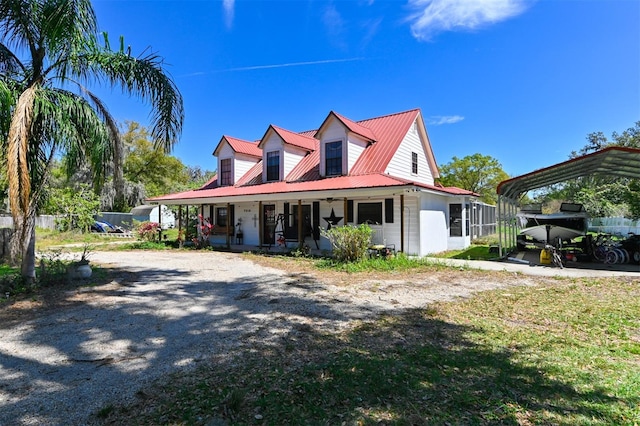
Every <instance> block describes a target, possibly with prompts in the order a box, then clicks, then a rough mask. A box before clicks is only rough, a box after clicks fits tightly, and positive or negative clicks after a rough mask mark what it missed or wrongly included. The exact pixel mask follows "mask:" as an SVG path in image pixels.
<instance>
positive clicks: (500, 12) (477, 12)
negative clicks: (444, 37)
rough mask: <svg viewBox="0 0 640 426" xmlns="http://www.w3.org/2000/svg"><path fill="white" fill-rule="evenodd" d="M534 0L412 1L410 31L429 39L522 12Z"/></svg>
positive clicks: (420, 38)
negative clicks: (442, 33)
mask: <svg viewBox="0 0 640 426" xmlns="http://www.w3.org/2000/svg"><path fill="white" fill-rule="evenodd" d="M531 1H532V0H409V7H410V8H412V9H414V10H415V12H414V13H413V14H412V15H411V16H409V18H408V21H409V22H411V32H412V33H413V36H414V37H415V38H417V39H418V40H423V41H429V40H431V38H432V37H433V36H434V35H436V34H438V33H441V32H444V31H460V30H474V29H477V28H481V27H483V26H487V25H490V24H494V23H496V22H500V21H504V20H506V19H509V18H512V17H514V16H517V15H519V14H521V13H523V12H524V11H525V10H526V9H527V7H528V6H529V4H530V3H531Z"/></svg>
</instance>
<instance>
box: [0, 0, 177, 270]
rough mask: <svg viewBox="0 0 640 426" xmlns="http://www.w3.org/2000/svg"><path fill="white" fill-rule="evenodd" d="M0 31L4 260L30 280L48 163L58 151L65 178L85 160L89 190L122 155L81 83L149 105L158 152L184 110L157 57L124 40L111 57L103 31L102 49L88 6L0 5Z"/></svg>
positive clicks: (59, 2) (72, 0)
mask: <svg viewBox="0 0 640 426" xmlns="http://www.w3.org/2000/svg"><path fill="white" fill-rule="evenodd" d="M0 30H1V31H0V141H1V142H2V150H1V151H2V155H3V159H4V160H5V161H6V167H7V179H8V184H9V202H10V206H11V213H12V216H13V221H14V227H15V232H14V236H13V238H12V242H11V252H10V255H11V260H12V262H13V263H17V262H18V261H21V274H22V276H23V277H24V278H25V279H27V280H29V281H31V280H33V278H34V277H35V232H34V228H35V226H34V225H35V215H36V212H37V211H38V209H39V207H40V205H41V203H42V200H43V188H45V187H46V183H47V180H48V178H49V174H50V167H51V164H52V161H53V160H54V158H55V156H56V155H58V154H60V153H66V156H67V163H66V164H67V172H68V174H69V175H70V174H71V173H72V172H73V170H74V169H75V167H76V166H78V165H79V164H80V163H81V160H82V159H84V158H88V159H89V163H90V164H91V172H92V174H93V177H94V179H93V181H94V182H96V183H97V184H100V183H102V182H103V181H104V176H105V165H106V164H108V161H107V159H110V158H113V159H114V161H115V163H116V164H119V162H120V159H121V158H122V157H121V143H120V140H119V137H118V131H117V126H116V124H115V120H113V118H112V117H111V116H110V114H109V112H108V111H107V109H106V108H105V105H104V104H103V103H102V102H101V101H100V99H99V98H97V97H96V96H95V95H94V94H93V93H91V92H90V91H89V90H88V88H87V87H86V86H87V84H90V83H95V82H97V81H99V82H106V83H107V84H109V85H111V86H119V87H120V88H121V89H122V90H123V92H125V93H128V94H132V95H137V96H140V97H141V98H142V99H144V100H145V101H147V102H149V103H150V105H151V108H152V111H153V116H152V118H153V127H152V130H151V134H152V135H153V140H154V141H155V142H156V144H157V145H158V146H159V147H161V148H162V149H163V150H164V151H165V152H169V151H170V150H171V148H172V147H173V144H174V143H175V142H176V140H177V138H178V135H179V134H180V132H181V130H182V122H183V103H182V97H181V95H180V93H179V91H178V89H177V87H176V86H175V84H174V83H173V81H172V80H171V79H170V78H169V77H168V76H167V75H166V74H165V72H164V71H163V68H162V58H160V57H159V56H157V55H156V54H153V53H148V54H146V56H139V57H134V56H132V55H131V52H130V49H129V48H128V49H125V46H124V40H123V39H122V38H120V48H119V50H112V49H111V47H110V45H109V40H108V37H107V35H106V33H105V34H104V35H103V36H104V44H100V42H99V37H98V33H97V21H96V17H95V14H94V11H93V7H92V6H91V2H90V1H89V0H2V2H0ZM116 168H117V167H116ZM117 173H119V172H117ZM117 179H118V178H116V180H117Z"/></svg>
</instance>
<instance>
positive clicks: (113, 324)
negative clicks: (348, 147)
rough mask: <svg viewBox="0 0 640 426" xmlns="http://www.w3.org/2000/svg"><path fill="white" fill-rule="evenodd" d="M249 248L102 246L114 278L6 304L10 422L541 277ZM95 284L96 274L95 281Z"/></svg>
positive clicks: (3, 347)
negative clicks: (329, 265)
mask: <svg viewBox="0 0 640 426" xmlns="http://www.w3.org/2000/svg"><path fill="white" fill-rule="evenodd" d="M250 259H251V257H247V256H244V255H241V254H232V253H221V252H212V251H201V252H200V251H199V252H193V251H191V252H175V251H171V252H150V251H134V252H116V251H113V252H95V253H92V256H91V261H92V263H94V264H100V265H102V266H104V267H109V268H113V272H114V277H115V279H114V280H113V281H112V282H110V283H108V284H104V285H95V286H83V287H74V288H73V289H66V290H64V292H62V293H58V294H56V295H55V297H46V296H39V297H36V298H31V299H23V300H14V301H9V302H7V303H3V304H1V305H0V425H3V426H4V425H85V424H92V423H95V422H97V417H96V413H97V412H98V411H99V410H100V409H103V408H105V407H107V406H109V405H110V404H122V403H126V401H127V400H130V399H132V398H133V397H134V395H135V393H136V392H137V391H138V390H140V389H144V388H145V387H146V385H150V384H151V383H152V382H153V381H154V380H157V379H160V378H162V377H163V376H165V375H167V374H168V373H172V372H176V371H178V372H179V371H181V370H186V369H191V368H194V367H195V366H197V365H198V364H199V363H202V362H206V361H207V360H208V359H210V358H211V357H212V356H213V355H216V356H220V355H224V354H225V353H226V352H227V351H231V350H232V349H233V348H237V347H238V346H240V345H243V344H247V343H246V342H248V341H255V340H256V339H259V340H260V341H261V342H269V341H270V340H273V341H276V340H277V339H279V338H281V337H282V336H283V335H285V334H286V333H289V332H290V331H291V330H299V329H304V328H305V327H307V328H308V327H312V328H313V330H316V331H326V332H339V331H341V330H344V328H345V327H348V326H349V324H350V323H352V322H353V321H357V320H366V319H372V318H374V317H376V316H377V315H379V314H382V313H393V312H399V311H401V310H406V309H414V308H423V307H426V306H427V305H429V304H431V303H433V302H436V301H442V300H453V299H455V298H458V297H468V296H469V295H471V294H473V293H474V292H477V291H482V290H489V289H495V288H500V287H505V286H510V285H535V284H536V283H537V282H538V280H540V279H542V278H539V277H532V276H525V275H522V274H517V273H516V274H514V273H498V272H493V273H484V272H482V271H477V270H463V269H461V270H459V271H457V270H453V271H452V270H445V271H443V272H440V273H407V274H401V275H398V276H391V278H393V279H389V277H390V275H389V274H386V275H384V278H383V279H380V278H379V277H377V276H376V275H375V274H370V275H364V278H360V279H357V280H354V279H351V278H350V275H348V274H344V273H332V272H318V271H314V270H306V271H304V270H303V271H295V270H293V271H292V270H288V271H287V270H281V269H275V268H271V267H267V266H261V265H259V264H257V263H255V262H253V261H252V260H250ZM89 283H90V281H89Z"/></svg>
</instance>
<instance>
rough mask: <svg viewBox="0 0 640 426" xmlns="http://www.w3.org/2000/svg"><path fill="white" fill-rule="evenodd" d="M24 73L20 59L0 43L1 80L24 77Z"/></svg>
mask: <svg viewBox="0 0 640 426" xmlns="http://www.w3.org/2000/svg"><path fill="white" fill-rule="evenodd" d="M25 71H26V69H25V67H24V65H23V64H22V62H20V59H18V57H17V56H16V55H14V53H13V52H12V51H11V50H10V49H9V48H8V47H7V46H5V45H4V44H3V43H0V76H2V77H3V78H14V76H17V75H18V76H19V75H20V74H23V75H24V72H25Z"/></svg>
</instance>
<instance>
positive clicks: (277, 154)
mask: <svg viewBox="0 0 640 426" xmlns="http://www.w3.org/2000/svg"><path fill="white" fill-rule="evenodd" d="M258 147H259V148H260V149H261V150H262V164H263V167H262V181H263V182H278V181H282V180H284V178H285V176H287V175H288V174H289V172H291V170H293V169H294V168H295V167H296V166H297V165H298V163H299V162H300V160H302V159H303V158H304V157H305V156H306V155H307V154H309V153H310V152H313V151H314V150H315V149H316V141H315V139H313V138H312V137H310V136H307V135H304V134H300V133H294V132H291V131H289V130H286V129H283V128H281V127H278V126H274V125H270V126H269V128H268V129H267V131H266V132H265V134H264V136H263V137H262V139H260V143H259V144H258Z"/></svg>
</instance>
